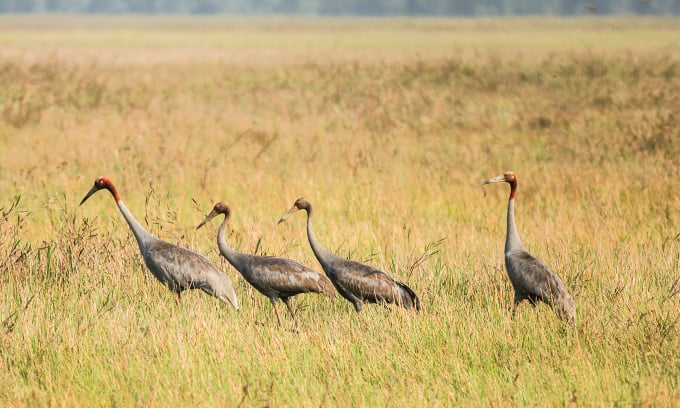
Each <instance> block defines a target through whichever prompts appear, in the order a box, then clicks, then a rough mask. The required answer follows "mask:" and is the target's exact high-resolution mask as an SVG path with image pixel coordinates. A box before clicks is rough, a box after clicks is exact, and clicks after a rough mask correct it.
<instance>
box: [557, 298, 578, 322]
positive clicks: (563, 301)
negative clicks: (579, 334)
mask: <svg viewBox="0 0 680 408" xmlns="http://www.w3.org/2000/svg"><path fill="white" fill-rule="evenodd" d="M555 312H557V315H558V316H559V317H560V319H563V320H565V321H566V322H567V323H569V324H574V323H576V306H574V299H572V298H571V296H570V295H569V294H568V293H565V294H564V296H562V297H561V298H559V299H557V301H556V302H555Z"/></svg>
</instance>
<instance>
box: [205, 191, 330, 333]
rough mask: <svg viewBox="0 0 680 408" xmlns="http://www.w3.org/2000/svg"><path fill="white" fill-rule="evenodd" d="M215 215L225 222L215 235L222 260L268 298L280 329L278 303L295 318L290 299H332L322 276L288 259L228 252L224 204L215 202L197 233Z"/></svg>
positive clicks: (228, 209) (229, 211)
mask: <svg viewBox="0 0 680 408" xmlns="http://www.w3.org/2000/svg"><path fill="white" fill-rule="evenodd" d="M218 214H224V220H223V221H222V224H220V229H219V231H218V232H217V246H218V247H219V249H220V253H221V254H222V256H223V257H225V258H226V259H227V261H229V263H230V264H231V266H233V267H234V268H235V269H236V270H237V271H239V272H240V273H241V275H242V276H243V278H244V279H245V280H246V281H247V282H248V283H249V284H251V285H252V286H253V287H254V288H255V289H257V290H258V291H259V292H260V293H262V294H263V295H265V296H266V297H268V298H269V301H270V302H271V303H272V305H273V306H274V311H275V312H276V318H277V319H278V321H279V325H281V315H280V314H279V307H278V301H279V299H281V300H283V303H285V304H286V306H287V307H288V311H289V312H290V314H291V315H292V316H293V320H295V322H296V324H297V320H296V317H295V311H294V310H293V306H292V304H291V298H292V297H293V296H295V295H298V294H300V293H308V292H312V293H324V294H326V295H328V296H330V297H335V290H334V289H333V284H332V283H331V282H330V281H329V280H328V278H326V277H325V276H323V275H321V274H319V273H316V272H314V271H313V270H311V269H309V268H307V267H306V266H304V265H302V264H300V263H297V262H295V261H292V260H290V259H285V258H278V257H273V256H256V255H249V254H242V253H239V252H236V251H234V250H233V249H231V247H230V246H229V244H227V240H226V238H225V236H224V235H225V230H226V229H227V225H228V224H229V219H230V218H231V209H230V208H229V206H228V205H227V204H225V203H223V202H218V203H217V204H215V206H214V207H213V210H212V211H211V212H210V214H208V216H207V217H205V219H204V220H203V222H201V223H200V224H199V225H198V227H196V229H199V228H201V227H202V226H203V225H205V224H206V223H207V222H208V221H210V220H211V219H213V218H214V217H215V216H217V215H218Z"/></svg>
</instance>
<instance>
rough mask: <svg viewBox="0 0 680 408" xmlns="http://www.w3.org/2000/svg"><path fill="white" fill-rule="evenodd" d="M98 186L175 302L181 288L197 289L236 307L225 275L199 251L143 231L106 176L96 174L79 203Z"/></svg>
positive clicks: (94, 191)
mask: <svg viewBox="0 0 680 408" xmlns="http://www.w3.org/2000/svg"><path fill="white" fill-rule="evenodd" d="M102 189H105V190H108V191H109V192H110V193H111V195H112V196H113V198H114V199H115V200H116V204H117V205H118V209H120V212H121V213H122V214H123V218H125V221H127V223H128V225H129V226H130V229H131V230H132V233H133V234H134V236H135V238H136V239H137V244H138V245H139V250H140V251H141V253H142V258H144V263H145V264H146V267H147V268H149V270H150V271H151V273H152V274H153V276H155V277H156V279H158V280H159V281H160V282H161V283H163V284H164V285H166V286H167V287H168V288H169V289H170V290H171V291H173V292H174V293H175V300H176V302H177V304H178V305H179V304H180V302H181V301H180V294H181V293H182V291H184V290H186V289H201V290H202V291H203V292H205V293H207V294H209V295H210V296H213V297H216V298H217V299H219V300H221V301H223V302H225V303H227V302H228V303H230V304H231V305H232V306H233V307H234V309H237V310H238V301H237V300H236V293H235V292H234V287H233V286H232V284H231V280H230V279H229V277H228V276H227V275H225V274H224V273H222V272H221V271H220V270H219V269H217V268H216V267H215V266H214V265H213V264H211V263H210V261H209V260H208V259H207V258H205V257H204V256H203V255H200V254H197V253H196V252H193V251H191V250H189V249H186V248H182V247H179V246H177V245H172V244H169V243H167V242H165V241H162V240H160V239H159V238H157V237H155V236H153V235H151V234H150V233H149V232H148V231H146V230H145V229H144V227H142V225H141V224H140V223H139V222H137V220H136V219H135V217H133V216H132V214H131V213H130V211H128V209H127V207H125V204H123V201H122V200H121V199H120V196H119V195H118V191H116V187H114V185H113V183H111V180H109V179H108V178H106V177H99V178H98V179H96V180H95V181H94V186H93V187H92V189H90V191H88V193H87V194H85V197H83V199H82V201H81V202H80V205H83V203H84V202H85V201H86V200H87V199H88V198H90V197H91V196H92V195H93V194H94V193H96V192H97V191H99V190H102Z"/></svg>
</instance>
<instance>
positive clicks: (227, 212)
mask: <svg viewBox="0 0 680 408" xmlns="http://www.w3.org/2000/svg"><path fill="white" fill-rule="evenodd" d="M218 214H224V219H225V220H226V221H227V222H228V221H229V218H230V217H231V209H230V208H229V206H228V205H227V204H225V203H223V202H222V201H220V202H218V203H217V204H215V206H214V207H213V209H212V211H210V214H208V215H207V216H206V217H205V219H204V220H203V222H201V223H200V224H198V227H196V229H199V228H201V227H202V226H203V225H204V224H206V223H207V222H208V221H210V220H212V219H213V218H215V216H216V215H218Z"/></svg>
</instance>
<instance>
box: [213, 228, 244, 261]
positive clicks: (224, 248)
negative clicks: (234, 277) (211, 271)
mask: <svg viewBox="0 0 680 408" xmlns="http://www.w3.org/2000/svg"><path fill="white" fill-rule="evenodd" d="M228 224H229V222H228V221H227V217H224V220H222V224H220V229H219V231H217V247H218V248H219V249H220V253H221V254H222V256H223V257H225V258H227V261H229V263H230V264H231V265H232V266H233V267H234V268H236V269H237V270H238V271H239V272H241V270H242V268H241V266H242V265H243V262H244V255H243V254H240V253H238V252H236V251H234V250H233V249H231V247H230V246H229V244H228V243H227V239H226V238H225V234H226V230H227V225H228Z"/></svg>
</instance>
